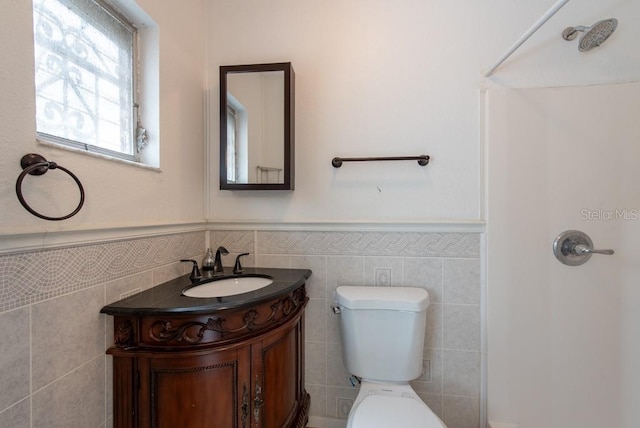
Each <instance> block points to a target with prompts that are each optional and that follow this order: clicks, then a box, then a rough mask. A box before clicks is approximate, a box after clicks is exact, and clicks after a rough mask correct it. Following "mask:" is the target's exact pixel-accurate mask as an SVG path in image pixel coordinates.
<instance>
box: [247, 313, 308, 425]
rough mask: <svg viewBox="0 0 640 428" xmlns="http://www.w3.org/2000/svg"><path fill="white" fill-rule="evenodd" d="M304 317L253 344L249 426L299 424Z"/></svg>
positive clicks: (304, 398) (303, 393)
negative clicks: (250, 419) (251, 409)
mask: <svg viewBox="0 0 640 428" xmlns="http://www.w3.org/2000/svg"><path fill="white" fill-rule="evenodd" d="M303 320H304V318H302V317H300V318H299V319H298V320H296V322H295V323H287V325H285V326H283V327H282V328H279V329H277V330H276V331H275V332H274V333H272V334H269V335H266V336H265V337H264V338H263V339H262V340H261V341H260V342H258V343H256V344H254V345H253V346H252V371H251V375H252V378H253V386H252V405H253V414H252V415H251V416H252V425H251V426H252V427H256V428H280V427H291V426H298V423H299V421H300V419H301V415H300V414H299V412H300V411H301V409H303V408H304V406H303V403H302V401H306V395H307V393H306V391H305V390H304V366H303V361H304V355H302V350H303V343H304V337H303V327H304V324H303ZM307 410H308V409H306V408H305V410H304V412H305V415H304V416H303V417H304V419H305V420H306V411H307ZM301 426H304V425H301Z"/></svg>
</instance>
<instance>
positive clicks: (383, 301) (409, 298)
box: [336, 285, 429, 312]
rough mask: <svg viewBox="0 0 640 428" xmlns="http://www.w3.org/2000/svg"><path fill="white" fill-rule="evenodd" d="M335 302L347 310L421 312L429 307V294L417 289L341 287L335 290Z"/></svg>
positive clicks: (422, 289)
mask: <svg viewBox="0 0 640 428" xmlns="http://www.w3.org/2000/svg"><path fill="white" fill-rule="evenodd" d="M336 301H337V302H338V304H339V305H340V306H343V307H345V308H348V309H390V310H397V311H410V312H422V311H424V310H426V309H427V306H429V293H428V292H427V290H425V289H424V288H418V287H371V286H356V285H342V286H340V287H338V288H337V289H336Z"/></svg>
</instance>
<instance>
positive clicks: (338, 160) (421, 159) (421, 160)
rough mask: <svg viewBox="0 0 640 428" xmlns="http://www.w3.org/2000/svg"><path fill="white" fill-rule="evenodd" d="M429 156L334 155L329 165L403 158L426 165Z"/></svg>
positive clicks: (399, 159) (401, 159) (337, 166)
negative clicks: (364, 156) (348, 156)
mask: <svg viewBox="0 0 640 428" xmlns="http://www.w3.org/2000/svg"><path fill="white" fill-rule="evenodd" d="M430 159H431V158H430V157H429V156H428V155H420V156H394V157H377V158H340V157H335V158H333V159H332V160H331V165H333V167H334V168H340V167H341V166H342V162H369V161H404V160H416V161H418V165H420V166H426V165H428V164H429V160H430Z"/></svg>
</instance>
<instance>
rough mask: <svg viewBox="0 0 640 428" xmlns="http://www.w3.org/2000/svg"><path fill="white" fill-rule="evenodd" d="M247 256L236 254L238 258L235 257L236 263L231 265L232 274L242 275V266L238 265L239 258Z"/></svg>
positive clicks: (245, 254)
mask: <svg viewBox="0 0 640 428" xmlns="http://www.w3.org/2000/svg"><path fill="white" fill-rule="evenodd" d="M248 255H249V253H242V254H238V257H236V263H235V264H234V265H233V273H235V274H239V273H242V265H241V264H240V257H242V256H248Z"/></svg>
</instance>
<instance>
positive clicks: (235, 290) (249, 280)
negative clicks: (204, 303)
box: [182, 276, 273, 297]
mask: <svg viewBox="0 0 640 428" xmlns="http://www.w3.org/2000/svg"><path fill="white" fill-rule="evenodd" d="M272 283H273V280H272V279H270V278H263V277H260V276H241V277H238V278H225V279H218V280H215V281H211V282H207V283H205V284H200V285H196V286H195V287H191V288H189V289H187V290H185V291H183V292H182V294H183V295H184V296H187V297H224V296H233V295H235V294H242V293H248V292H250V291H255V290H259V289H260V288H262V287H266V286H267V285H269V284H272Z"/></svg>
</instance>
